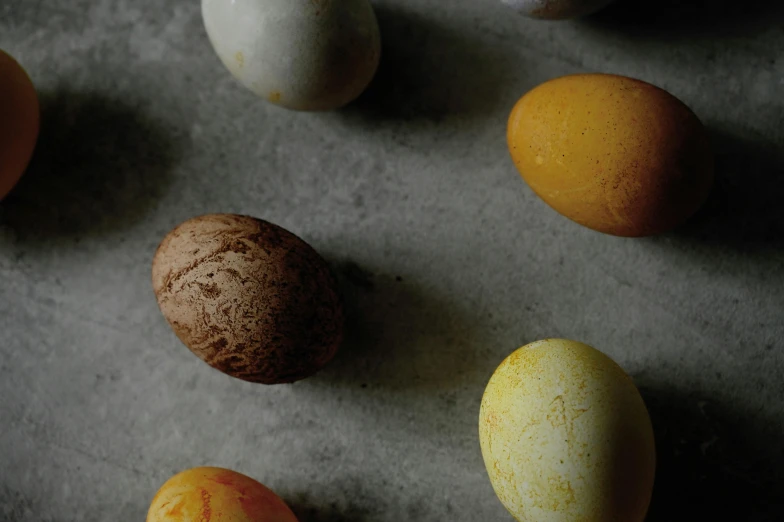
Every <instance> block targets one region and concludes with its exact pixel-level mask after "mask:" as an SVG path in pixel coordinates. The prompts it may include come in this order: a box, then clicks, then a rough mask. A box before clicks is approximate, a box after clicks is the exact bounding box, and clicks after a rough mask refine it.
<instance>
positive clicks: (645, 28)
mask: <svg viewBox="0 0 784 522" xmlns="http://www.w3.org/2000/svg"><path fill="white" fill-rule="evenodd" d="M582 23H584V24H586V25H589V26H593V27H596V28H597V29H601V30H604V31H612V32H617V33H622V34H626V35H628V36H629V37H633V38H635V39H639V38H663V39H666V40H667V41H668V42H670V41H672V40H673V39H675V40H680V39H683V40H689V39H695V38H703V37H727V36H743V35H755V34H758V33H759V32H760V31H762V30H764V29H766V28H772V27H779V26H781V25H782V23H784V3H782V2H780V1H778V0H749V1H747V2H738V1H737V0H616V1H615V2H614V3H612V4H610V5H609V6H608V7H606V8H605V9H603V10H601V11H599V12H597V13H596V14H594V15H592V16H589V17H587V18H585V19H583V20H582Z"/></svg>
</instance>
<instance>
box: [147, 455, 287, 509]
mask: <svg viewBox="0 0 784 522" xmlns="http://www.w3.org/2000/svg"><path fill="white" fill-rule="evenodd" d="M210 520H215V521H218V520H219V521H221V522H297V518H296V517H295V516H294V513H292V511H291V509H289V507H288V506H287V505H286V503H285V502H283V500H282V499H281V498H280V497H279V496H277V495H276V494H275V493H274V492H273V491H271V490H270V489H269V488H267V487H266V486H264V485H263V484H260V483H259V482H257V481H255V480H253V479H252V478H250V477H247V476H245V475H243V474H241V473H237V472H236V471H231V470H228V469H222V468H210V467H202V468H193V469H189V470H187V471H183V472H182V473H179V474H177V475H175V476H173V477H172V478H170V479H169V480H167V481H166V483H165V484H164V485H163V486H161V489H160V490H158V493H157V494H156V495H155V498H153V500H152V504H151V505H150V510H149V511H148V512H147V522H208V521H210Z"/></svg>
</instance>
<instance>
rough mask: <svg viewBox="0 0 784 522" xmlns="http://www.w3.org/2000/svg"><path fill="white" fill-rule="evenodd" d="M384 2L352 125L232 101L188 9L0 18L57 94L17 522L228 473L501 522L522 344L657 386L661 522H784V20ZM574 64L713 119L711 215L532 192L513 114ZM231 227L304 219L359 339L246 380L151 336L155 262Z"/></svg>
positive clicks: (711, 12) (337, 116)
mask: <svg viewBox="0 0 784 522" xmlns="http://www.w3.org/2000/svg"><path fill="white" fill-rule="evenodd" d="M374 3H375V5H376V6H377V11H378V15H379V18H380V23H381V27H382V31H383V38H384V58H383V63H382V68H381V70H380V73H379V75H378V77H377V80H376V81H375V83H374V84H373V86H372V87H371V90H370V91H369V92H368V93H367V94H366V95H365V96H364V97H363V98H362V99H360V100H359V101H358V102H357V103H355V104H353V105H352V106H350V107H349V108H347V109H345V110H343V111H340V112H337V113H330V114H297V113H291V112H286V111H284V110H282V109H278V108H275V107H273V106H270V105H268V104H266V103H265V102H263V101H261V100H257V99H256V98H254V97H253V95H251V94H250V93H248V92H246V91H244V90H243V89H242V88H240V87H239V86H238V85H237V84H236V83H235V82H234V80H232V79H231V77H230V75H229V74H228V73H227V72H226V71H225V70H224V69H223V66H222V65H220V63H219V61H218V59H217V57H216V56H215V55H214V53H213V51H212V49H211V48H210V46H209V43H208V41H207V38H206V36H205V33H204V30H203V28H202V24H201V19H200V14H199V5H198V1H197V0H187V1H186V0H172V1H168V2H159V1H156V0H70V1H64V0H63V1H55V0H35V1H34V0H24V1H15V2H12V1H10V0H9V1H5V2H2V3H0V47H2V48H4V49H6V50H7V51H9V52H10V53H12V54H13V55H15V56H16V57H17V58H18V59H19V60H20V61H21V62H22V63H23V64H24V66H25V67H26V68H27V70H28V71H29V72H30V74H31V76H32V78H33V80H34V81H35V83H36V85H37V87H38V89H39V91H40V96H41V100H42V103H43V132H42V135H41V139H40V142H39V146H38V151H37V154H36V157H35V159H34V162H33V164H32V166H31V168H30V171H29V172H28V174H27V176H26V177H25V178H24V180H23V182H22V183H21V184H20V185H19V186H18V188H17V190H16V191H15V192H14V193H13V195H12V196H11V197H9V198H8V199H7V200H6V201H4V202H2V204H0V332H1V333H2V337H0V354H1V355H2V358H0V393H1V394H2V399H1V400H0V516H1V517H2V519H4V520H12V521H25V522H26V521H36V522H39V521H40V522H47V521H57V522H65V521H79V522H93V521H109V520H112V521H115V520H116V521H134V520H135V521H141V520H144V517H145V514H146V510H147V507H148V505H149V502H150V500H151V498H152V496H153V494H154V493H155V491H156V490H157V488H158V487H159V486H160V485H161V484H162V483H163V482H164V481H165V480H166V479H167V478H168V477H169V476H170V475H172V474H173V473H175V472H177V471H180V470H182V469H184V468H187V467H191V466H197V465H219V466H225V467H229V468H234V469H236V470H238V471H242V472H244V473H247V474H249V475H252V476H254V477H256V478H257V479H259V480H261V481H262V482H264V483H266V484H267V485H269V486H270V487H272V488H273V489H275V490H276V491H277V492H278V493H280V494H281V495H282V496H283V497H285V498H286V500H287V501H288V502H290V503H291V505H292V506H293V507H294V509H295V510H296V511H297V513H298V514H299V515H300V517H301V520H302V522H335V521H344V522H375V521H378V522H393V521H394V522H399V521H401V520H407V521H459V522H462V521H466V522H485V521H488V522H492V521H509V520H511V519H510V517H509V515H507V514H506V512H505V510H504V509H503V507H502V506H501V504H500V503H499V502H498V500H497V499H496V498H495V496H494V494H493V491H492V489H491V487H490V484H489V482H488V480H487V477H486V474H485V470H484V466H483V463H482V459H481V455H480V451H479V445H478V440H477V439H478V436H477V428H476V423H477V416H478V408H479V401H480V397H481V394H482V391H483V389H484V385H485V383H486V381H487V379H488V378H489V376H490V374H491V373H492V371H493V369H494V368H495V367H496V366H497V365H498V363H499V362H500V361H501V360H502V359H503V357H505V356H506V355H507V354H508V353H510V352H511V351H512V350H513V349H515V348H517V347H518V346H520V345H522V344H525V343H527V342H529V341H533V340H536V339H539V338H542V337H553V336H560V337H568V338H573V339H578V340H581V341H584V342H587V343H590V344H592V345H594V346H596V347H598V348H600V349H602V350H604V351H605V352H607V353H608V354H610V355H611V356H612V357H614V358H615V359H616V360H618V361H619V362H620V363H621V364H622V365H623V367H624V368H626V369H627V370H628V371H629V372H630V373H631V374H632V375H633V376H634V377H635V379H636V380H637V382H638V384H639V385H640V387H641V388H642V389H643V392H644V394H645V397H646V399H647V401H648V404H649V407H650V409H651V413H652V416H653V419H654V423H655V426H656V432H657V436H658V444H659V453H660V462H659V477H658V483H657V487H656V492H655V500H654V506H653V509H652V513H651V517H650V520H651V521H655V522H672V521H689V522H693V521H696V520H725V519H732V520H744V521H752V522H760V521H773V520H781V519H782V517H783V516H784V500H783V499H784V490H783V489H784V488H783V487H782V485H783V480H782V470H783V469H784V442H783V438H782V425H784V341H783V340H782V338H783V337H784V324H783V323H784V320H783V319H784V317H783V315H782V314H784V235H783V233H784V206H783V203H782V202H783V201H784V199H783V198H784V153H783V152H782V145H784V128H782V122H784V96H782V93H784V30H783V29H782V27H784V6H782V5H781V2H775V1H773V2H760V1H753V0H748V1H745V2H723V1H711V2H709V1H704V2H702V1H696V0H680V1H678V0H661V1H656V2H647V1H643V2H640V1H638V0H626V1H625V2H624V3H622V4H620V5H616V6H614V7H611V8H610V9H609V10H607V11H605V12H603V13H601V14H599V15H597V16H594V17H591V18H590V19H588V20H584V21H581V22H568V23H544V22H533V21H528V20H525V19H523V18H521V17H518V16H516V15H514V14H513V12H511V11H510V10H509V9H507V8H506V7H504V6H503V5H502V4H501V2H500V1H493V0H484V1H483V0H449V1H443V0H384V1H381V0H379V1H376V2H374ZM640 3H642V7H637V8H635V7H636V6H638V4H640ZM741 4H742V5H741ZM580 71H603V72H612V73H621V74H626V75H631V76H636V77H639V78H642V79H645V80H648V81H651V82H654V83H656V84H658V85H660V86H662V87H664V88H666V89H668V90H670V91H671V92H672V93H674V94H675V95H677V96H678V97H680V98H681V99H683V100H684V101H685V102H686V103H688V104H689V105H690V106H691V107H692V108H693V109H694V110H695V111H696V112H697V113H698V114H699V115H700V117H701V118H702V119H703V120H704V122H705V123H706V124H707V125H708V126H709V127H710V129H711V132H712V134H713V136H714V138H715V144H716V151H717V154H718V184H717V187H716V190H715V193H714V195H713V197H712V199H711V201H710V203H709V204H708V206H707V207H706V209H705V210H704V211H703V212H702V213H701V214H700V215H699V216H698V217H697V218H696V219H694V220H693V222H692V223H691V224H690V225H688V226H687V227H685V228H683V229H681V230H679V231H678V232H676V233H673V234H670V235H668V236H665V237H659V238H653V239H642V240H629V239H619V238H613V237H608V236H603V235H600V234H597V233H594V232H591V231H589V230H586V229H583V228H581V227H579V226H577V225H574V224H572V223H571V222H569V221H567V220H566V219H564V218H561V217H560V216H558V215H556V214H555V213H554V212H552V211H551V210H549V209H548V208H547V207H546V205H545V204H544V203H542V202H541V201H539V200H538V199H537V198H536V197H535V196H534V195H533V194H532V192H531V191H530V190H529V189H528V188H527V187H526V186H525V184H524V183H523V182H522V181H521V180H520V178H519V176H518V175H517V172H516V171H515V168H514V166H513V164H512V162H511V160H510V159H509V157H508V153H507V150H506V144H505V124H506V117H507V114H508V111H509V110H510V108H511V106H512V105H513V103H514V102H515V101H516V100H517V98H518V97H519V96H521V95H522V94H523V93H524V92H525V91H527V90H528V89H529V88H531V87H533V86H534V85H537V84H538V83H540V82H542V81H544V80H547V79H549V78H551V77H554V76H558V75H563V74H566V73H574V72H580ZM213 211H221V212H240V213H248V214H252V215H255V216H258V217H262V218H266V219H269V220H271V221H274V222H276V223H278V224H280V225H283V226H285V227H287V228H288V229H290V230H292V231H293V232H295V233H297V234H299V235H301V236H302V237H303V238H305V239H306V240H308V241H309V242H310V243H311V244H312V245H313V246H314V247H315V248H316V249H318V250H319V251H320V252H322V253H323V254H324V255H325V257H327V258H328V259H329V261H330V262H331V263H332V264H333V265H334V267H335V270H336V271H337V273H338V274H339V275H340V279H341V282H342V286H343V289H344V292H345V295H346V299H347V302H348V306H349V310H350V313H351V321H350V322H351V325H350V326H351V335H350V339H349V341H348V343H347V344H346V346H345V347H344V349H343V351H342V352H341V354H340V355H339V356H338V358H337V359H336V360H335V361H334V363H333V364H332V365H331V366H329V367H328V368H327V369H326V370H325V371H323V372H322V373H321V374H319V375H318V376H316V377H314V378H311V379H309V380H306V381H303V382H300V383H297V384H294V385H290V386H278V387H263V386H257V385H252V384H247V383H243V382H240V381H237V380H233V379H230V378H227V377H225V376H223V375H221V374H219V373H218V372H216V371H214V370H212V369H210V368H209V367H207V366H206V365H205V364H204V363H202V362H201V361H199V360H198V359H197V358H196V357H194V356H193V355H191V354H190V353H189V352H188V350H187V349H186V348H185V347H183V346H182V345H181V344H180V343H179V341H177V339H176V338H175V336H174V335H173V333H172V332H171V331H170V329H169V327H168V326H167V324H166V322H165V321H164V319H163V318H162V317H161V315H160V313H159V311H158V308H157V306H156V303H155V299H154V296H153V293H152V290H151V285H150V282H149V279H150V262H151V258H152V254H153V251H154V249H155V247H156V245H157V244H158V242H159V241H160V239H161V238H162V237H163V236H164V234H166V232H167V231H168V230H169V229H170V228H171V227H173V226H174V225H176V224H177V223H179V222H180V221H182V220H185V219H187V218H189V217H192V216H194V215H196V214H201V213H206V212H213Z"/></svg>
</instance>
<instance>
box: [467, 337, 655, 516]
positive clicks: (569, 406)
mask: <svg viewBox="0 0 784 522" xmlns="http://www.w3.org/2000/svg"><path fill="white" fill-rule="evenodd" d="M479 440H480V443H481V448H482V456H483V457H484V461H485V465H486V467H487V472H488V474H489V476H490V481H491V482H492V484H493V489H495V492H496V493H497V494H498V497H499V498H500V499H501V502H502V503H503V504H504V506H506V508H507V509H508V510H509V512H510V513H511V514H512V515H514V517H515V518H516V519H517V520H519V521H520V522H643V520H644V519H645V515H646V512H647V510H648V504H649V503H650V499H651V492H652V489H653V480H654V472H655V467H656V450H655V446H654V438H653V428H652V426H651V421H650V418H649V416H648V411H647V409H646V408H645V403H644V402H643V400H642V397H641V396H640V394H639V392H638V391H637V388H636V387H635V385H634V383H633V382H632V380H631V378H630V377H629V376H628V375H626V373H625V372H624V371H623V370H622V369H621V368H620V366H618V365H617V364H616V363H615V362H614V361H612V360H611V359H610V358H609V357H607V356H606V355H604V354H603V353H601V352H599V351H598V350H596V349H594V348H591V347H590V346H588V345H585V344H582V343H578V342H575V341H569V340H564V339H547V340H543V341H538V342H535V343H531V344H529V345H527V346H524V347H523V348H520V349H519V350H517V351H515V352H514V353H513V354H512V355H510V356H509V357H507V359H506V360H504V362H503V363H502V364H501V365H500V366H499V367H498V369H497V370H496V371H495V373H494V374H493V376H492V378H491V379H490V382H489V383H488V385H487V389H486V390H485V394H484V397H483V398H482V407H481V412H480V418H479Z"/></svg>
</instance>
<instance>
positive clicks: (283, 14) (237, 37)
mask: <svg viewBox="0 0 784 522" xmlns="http://www.w3.org/2000/svg"><path fill="white" fill-rule="evenodd" d="M202 17H203V19H204V25H205V27H206V30H207V35H208V36H209V39H210V42H211V43H212V46H213V48H214V49H215V51H216V53H217V54H218V56H219V57H220V59H221V61H222V62H223V64H224V65H225V66H226V67H227V68H228V69H229V71H230V72H231V74H232V75H234V77H235V78H237V79H238V80H239V81H240V83H241V84H242V85H244V86H245V87H247V88H248V89H250V90H251V91H253V92H254V93H256V94H257V95H259V96H261V97H262V98H265V99H267V100H269V101H270V102H272V103H275V104H277V105H281V106H283V107H286V108H289V109H295V110H303V111H321V110H331V109H336V108H339V107H341V106H343V105H346V104H347V103H349V102H351V101H352V100H354V99H355V98H357V97H358V96H359V95H360V94H361V93H362V91H364V90H365V88H366V87H367V86H368V84H369V83H370V81H371V80H372V78H373V76H374V75H375V73H376V70H377V69H378V64H379V58H380V56H381V35H380V32H379V27H378V21H377V19H376V15H375V12H374V11H373V7H372V5H371V4H370V2H368V0H233V1H231V2H228V1H226V0H202Z"/></svg>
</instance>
